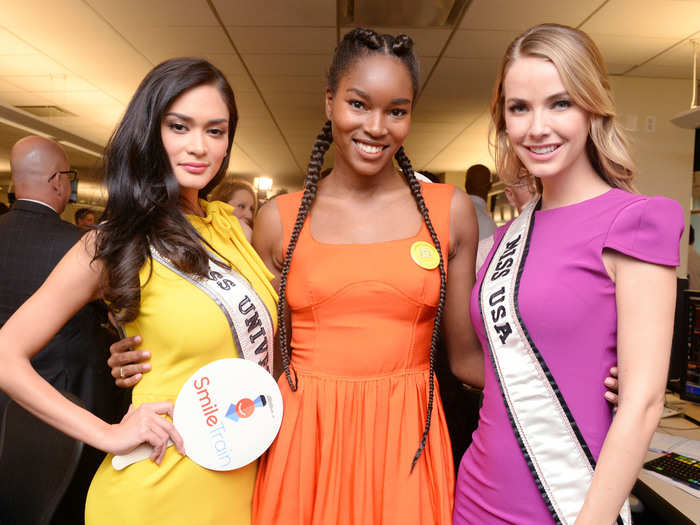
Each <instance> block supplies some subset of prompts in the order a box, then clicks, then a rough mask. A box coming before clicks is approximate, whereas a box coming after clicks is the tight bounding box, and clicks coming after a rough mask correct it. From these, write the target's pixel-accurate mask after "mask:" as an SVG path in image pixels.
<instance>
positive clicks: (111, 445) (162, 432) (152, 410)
mask: <svg viewBox="0 0 700 525" xmlns="http://www.w3.org/2000/svg"><path fill="white" fill-rule="evenodd" d="M164 414H167V415H168V416H170V417H171V418H172V416H173V404H172V402H170V401H164V402H160V403H144V404H142V405H141V406H139V407H138V408H136V409H134V407H133V405H132V406H130V407H129V411H128V412H127V413H126V415H125V416H124V418H123V419H122V420H121V422H120V423H119V424H116V425H111V427H110V429H109V432H108V434H107V436H106V438H105V439H106V441H105V445H104V447H103V448H104V450H106V451H108V452H111V453H112V454H114V455H123V454H128V453H129V452H131V451H132V450H134V449H135V448H136V447H138V446H139V445H140V444H141V443H148V444H149V445H151V447H153V452H152V453H151V456H150V457H151V460H152V461H153V462H154V463H156V464H157V465H160V463H161V461H163V457H164V456H165V451H166V450H167V448H168V440H171V441H172V442H173V444H174V445H175V448H176V449H177V451H178V452H179V453H180V454H182V455H184V454H185V446H184V442H183V440H182V436H180V433H179V432H178V431H177V429H176V428H175V426H174V425H173V424H172V423H171V422H170V421H168V420H167V419H165V418H164V417H162V415H164Z"/></svg>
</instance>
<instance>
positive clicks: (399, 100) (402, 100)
mask: <svg viewBox="0 0 700 525" xmlns="http://www.w3.org/2000/svg"><path fill="white" fill-rule="evenodd" d="M347 91H352V92H353V93H356V94H358V95H359V96H361V97H362V98H364V99H366V100H372V97H370V96H369V93H365V92H364V91H362V90H361V89H357V88H348V89H347ZM410 103H411V100H410V99H408V98H393V99H391V105H392V106H401V105H406V104H410Z"/></svg>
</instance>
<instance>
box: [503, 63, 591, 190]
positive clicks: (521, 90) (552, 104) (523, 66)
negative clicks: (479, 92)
mask: <svg viewBox="0 0 700 525" xmlns="http://www.w3.org/2000/svg"><path fill="white" fill-rule="evenodd" d="M503 93H504V98H505V106H504V111H505V125H506V130H507V133H508V139H509V141H510V144H511V146H512V147H513V149H514V151H515V154H516V155H517V156H518V158H519V159H520V161H521V162H522V163H523V165H524V166H525V168H526V169H527V171H528V172H529V173H530V174H531V175H534V176H536V177H541V178H543V179H545V181H546V179H547V178H548V177H553V176H556V175H561V174H564V175H568V174H575V173H578V172H580V171H584V170H586V171H589V170H591V169H592V167H591V164H590V161H589V160H588V156H587V155H586V141H587V139H588V129H589V116H588V113H587V112H586V111H584V110H583V109H581V108H580V107H579V106H577V105H576V104H575V103H574V102H573V101H572V99H571V97H570V96H569V94H568V92H567V90H566V88H565V87H564V84H563V83H562V80H561V77H560V76H559V72H558V71H557V69H556V68H555V67H554V65H553V64H552V63H551V62H549V61H548V60H545V59H542V58H537V57H521V58H518V59H516V60H515V61H514V62H513V63H512V64H511V65H510V67H509V69H508V72H507V73H506V76H505V79H504V81H503ZM543 182H544V181H543Z"/></svg>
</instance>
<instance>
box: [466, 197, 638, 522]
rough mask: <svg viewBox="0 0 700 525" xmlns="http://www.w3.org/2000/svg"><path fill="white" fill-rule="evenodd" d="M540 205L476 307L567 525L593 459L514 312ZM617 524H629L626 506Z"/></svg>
mask: <svg viewBox="0 0 700 525" xmlns="http://www.w3.org/2000/svg"><path fill="white" fill-rule="evenodd" d="M538 204H539V199H534V200H533V201H532V202H530V203H529V204H528V205H527V206H526V207H525V209H524V210H523V211H522V213H521V214H520V215H519V216H518V217H517V218H516V219H515V220H514V221H513V222H512V223H511V225H510V226H509V227H508V229H507V230H506V233H505V235H504V236H503V238H502V239H501V242H500V243H499V245H498V248H497V249H496V251H495V253H494V255H493V258H492V259H491V262H490V264H489V266H488V268H487V270H486V273H485V275H484V279H483V281H482V284H481V289H480V290H479V305H480V308H481V317H482V319H483V323H484V330H485V332H486V338H487V340H488V345H489V356H490V358H491V363H492V365H493V368H494V370H495V372H496V377H497V378H498V384H499V387H500V390H501V394H502V396H503V400H504V402H505V405H506V411H507V412H508V418H509V419H510V423H511V426H512V427H513V432H514V433H515V437H516V439H517V440H518V444H519V445H520V450H521V451H522V453H523V456H524V457H525V461H526V462H527V465H528V467H529V468H530V472H531V474H532V477H533V479H534V481H535V484H536V485H537V488H538V489H539V490H540V493H541V494H542V498H543V499H544V501H545V503H546V504H547V507H548V509H549V512H550V513H551V515H552V517H553V518H554V521H555V522H556V523H557V524H563V525H569V524H573V523H574V521H576V517H577V516H578V514H579V512H580V510H581V507H582V506H583V502H584V500H585V498H586V494H587V493H588V489H589V487H590V485H591V481H592V478H593V470H594V468H595V460H594V458H593V455H592V454H591V451H590V450H589V448H588V445H587V444H586V442H585V441H584V439H583V435H582V434H581V432H580V431H579V428H578V425H577V424H576V421H575V420H574V418H573V415H572V413H571V410H569V407H568V406H567V404H566V401H565V400H564V397H563V396H562V394H561V392H560V391H559V387H558V386H557V383H556V381H555V379H554V376H553V375H552V373H551V372H550V370H549V367H548V366H547V363H546V362H545V360H544V358H543V357H542V355H541V354H540V352H539V350H538V349H537V348H536V347H535V344H534V343H533V342H532V339H531V338H530V335H529V333H528V331H527V328H526V327H525V325H524V324H523V321H522V317H521V315H520V310H519V308H518V290H519V287H520V277H521V275H522V272H523V268H524V266H525V260H526V258H527V254H528V248H529V244H530V235H531V232H532V226H533V222H534V218H535V213H534V212H535V209H536V208H537V206H538ZM617 523H618V524H619V525H630V524H631V523H632V519H631V514H630V509H629V504H628V503H627V502H625V504H624V506H623V508H622V512H621V514H620V516H618V518H617Z"/></svg>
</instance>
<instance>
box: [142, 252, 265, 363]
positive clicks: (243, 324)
mask: <svg viewBox="0 0 700 525" xmlns="http://www.w3.org/2000/svg"><path fill="white" fill-rule="evenodd" d="M151 257H153V259H154V260H156V261H158V262H159V263H160V264H162V265H163V266H165V267H166V268H168V269H169V270H171V271H173V272H175V273H176V274H177V275H179V276H180V277H182V278H183V279H186V280H187V281H189V282H190V283H192V284H193V285H195V286H196V287H197V288H199V289H200V290H202V291H203V292H204V293H206V294H207V295H208V296H209V297H211V299H212V300H213V301H214V302H215V303H216V305H217V306H218V307H219V308H220V309H221V311H222V312H223V314H224V316H225V317H226V320H227V321H228V325H229V328H230V330H231V336H232V337H233V342H234V344H235V346H236V349H237V350H238V352H240V357H242V358H243V359H247V360H249V361H253V362H254V363H256V364H258V365H260V366H262V367H263V368H264V369H265V370H267V371H268V372H270V373H272V364H273V363H272V354H273V341H274V339H273V338H274V329H273V324H272V317H271V316H270V312H268V310H267V307H266V306H265V303H264V302H263V301H262V299H260V296H258V294H257V293H256V292H255V290H254V289H253V288H252V287H251V286H250V284H249V283H248V281H246V280H245V279H244V278H243V277H241V276H240V275H239V274H237V273H236V272H235V271H233V270H230V269H228V268H225V267H223V266H219V265H218V264H216V263H215V262H214V261H212V260H210V261H209V272H208V273H207V277H206V278H202V277H199V276H194V275H187V274H185V273H183V272H182V271H180V270H179V269H177V268H176V267H175V266H174V265H173V264H172V263H171V262H170V261H169V260H167V259H166V258H165V257H163V256H162V255H161V254H160V253H158V252H157V251H156V250H155V248H153V247H151Z"/></svg>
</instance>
